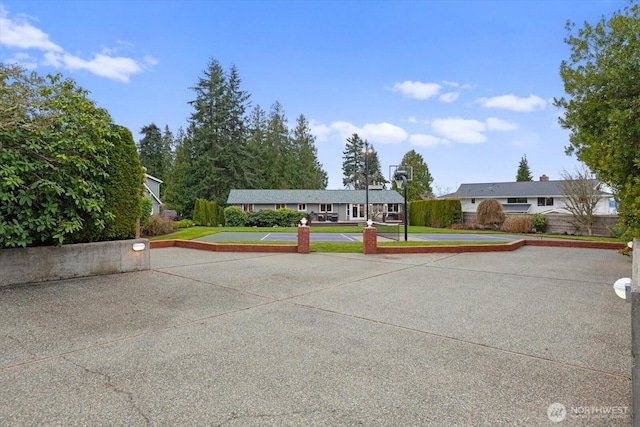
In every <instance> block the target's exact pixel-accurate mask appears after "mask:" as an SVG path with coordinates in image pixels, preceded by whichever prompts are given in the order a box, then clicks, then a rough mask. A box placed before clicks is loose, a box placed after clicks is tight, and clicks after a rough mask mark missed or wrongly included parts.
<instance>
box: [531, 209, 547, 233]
mask: <svg viewBox="0 0 640 427" xmlns="http://www.w3.org/2000/svg"><path fill="white" fill-rule="evenodd" d="M531 227H533V229H535V231H537V232H538V233H544V232H545V231H546V230H547V217H546V216H544V215H542V214H541V213H537V214H533V217H531Z"/></svg>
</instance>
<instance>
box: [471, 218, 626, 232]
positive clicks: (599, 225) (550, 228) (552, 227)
mask: <svg viewBox="0 0 640 427" xmlns="http://www.w3.org/2000/svg"><path fill="white" fill-rule="evenodd" d="M517 215H522V214H508V213H507V214H505V219H506V218H508V217H510V216H517ZM544 216H545V218H547V230H546V232H547V233H553V234H565V233H566V234H571V235H578V236H586V235H587V234H588V232H587V229H586V228H585V227H582V228H579V229H576V227H575V226H574V225H573V224H572V221H573V216H571V215H566V214H555V213H553V214H544ZM619 219H620V218H619V217H618V215H597V216H596V217H595V222H594V224H593V235H594V236H602V237H611V235H612V233H611V230H610V227H613V226H615V225H616V224H618V221H619ZM462 221H463V222H464V223H465V224H467V223H475V222H476V213H475V212H463V214H462Z"/></svg>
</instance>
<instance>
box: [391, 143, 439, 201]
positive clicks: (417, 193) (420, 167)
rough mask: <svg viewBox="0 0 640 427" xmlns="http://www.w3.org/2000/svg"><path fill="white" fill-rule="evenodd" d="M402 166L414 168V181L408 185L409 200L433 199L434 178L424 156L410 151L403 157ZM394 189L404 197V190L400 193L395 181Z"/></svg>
mask: <svg viewBox="0 0 640 427" xmlns="http://www.w3.org/2000/svg"><path fill="white" fill-rule="evenodd" d="M400 164H401V165H403V166H412V167H413V181H409V182H408V183H407V200H423V199H429V198H432V197H433V190H432V189H431V183H432V182H433V177H432V176H431V173H430V172H429V167H428V166H427V164H426V162H425V161H424V158H423V157H422V155H421V154H420V153H418V152H416V151H415V150H411V151H408V152H407V153H406V154H405V155H404V156H403V157H402V161H401V162H400ZM392 187H393V188H394V189H396V190H398V191H399V192H400V193H401V194H403V195H404V190H402V191H400V189H398V187H397V186H396V183H395V181H394V182H393V184H392Z"/></svg>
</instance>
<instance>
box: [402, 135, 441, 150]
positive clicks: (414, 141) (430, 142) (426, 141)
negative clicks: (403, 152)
mask: <svg viewBox="0 0 640 427" xmlns="http://www.w3.org/2000/svg"><path fill="white" fill-rule="evenodd" d="M409 143H410V144H411V145H415V146H418V147H434V146H436V145H439V144H446V143H447V140H446V139H441V138H438V137H436V136H432V135H425V134H421V133H416V134H413V135H411V136H410V137H409Z"/></svg>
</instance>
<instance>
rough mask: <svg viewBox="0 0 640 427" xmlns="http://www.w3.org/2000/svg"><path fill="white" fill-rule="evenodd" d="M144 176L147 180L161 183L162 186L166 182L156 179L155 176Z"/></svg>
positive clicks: (146, 174)
mask: <svg viewBox="0 0 640 427" xmlns="http://www.w3.org/2000/svg"><path fill="white" fill-rule="evenodd" d="M144 176H145V178H147V179H150V180H152V181H156V182H158V183H160V184H162V183H163V182H164V181H163V180H161V179H160V178H156V177H155V176H153V175H149V174H148V173H145V174H144Z"/></svg>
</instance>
